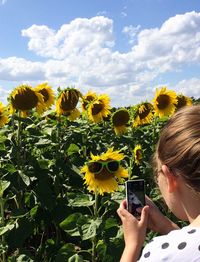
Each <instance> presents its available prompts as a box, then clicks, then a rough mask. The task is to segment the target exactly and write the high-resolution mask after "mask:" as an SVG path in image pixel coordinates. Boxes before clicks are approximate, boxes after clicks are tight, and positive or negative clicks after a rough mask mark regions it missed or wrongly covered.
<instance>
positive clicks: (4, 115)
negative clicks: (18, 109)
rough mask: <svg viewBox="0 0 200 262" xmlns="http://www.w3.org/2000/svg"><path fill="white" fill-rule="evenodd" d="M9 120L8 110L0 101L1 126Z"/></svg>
mask: <svg viewBox="0 0 200 262" xmlns="http://www.w3.org/2000/svg"><path fill="white" fill-rule="evenodd" d="M8 121H9V118H8V112H7V110H6V108H5V107H4V105H3V104H2V103H1V102H0V127H3V126H4V125H5V124H7V123H8Z"/></svg>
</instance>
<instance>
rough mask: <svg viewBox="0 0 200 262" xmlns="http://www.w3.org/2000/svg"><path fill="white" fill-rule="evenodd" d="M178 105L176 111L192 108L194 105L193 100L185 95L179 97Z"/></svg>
mask: <svg viewBox="0 0 200 262" xmlns="http://www.w3.org/2000/svg"><path fill="white" fill-rule="evenodd" d="M177 101H178V102H177V104H176V110H178V109H180V108H181V107H184V106H191V105H192V99H191V98H190V97H188V96H184V95H177Z"/></svg>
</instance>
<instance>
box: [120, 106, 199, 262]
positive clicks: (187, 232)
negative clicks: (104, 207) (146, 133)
mask: <svg viewBox="0 0 200 262" xmlns="http://www.w3.org/2000/svg"><path fill="white" fill-rule="evenodd" d="M154 165H155V166H154V171H155V176H156V180H157V183H158V186H159V188H160V191H161V194H162V196H163V198H164V200H165V202H166V204H167V206H168V207H169V209H170V210H171V211H172V212H173V213H174V215H175V216H176V217H177V218H179V219H181V220H184V221H189V225H188V226H185V227H183V228H182V229H179V227H178V226H177V225H176V224H174V223H173V222H172V221H170V220H169V219H168V218H167V217H165V216H164V215H163V214H162V213H161V212H160V211H159V210H158V208H157V207H156V206H155V205H154V204H153V202H152V201H151V200H150V199H149V198H148V197H147V198H146V203H147V206H145V207H144V208H143V209H142V210H141V219H140V220H137V219H136V218H135V217H134V216H133V215H131V214H130V213H129V212H128V211H127V210H126V201H125V200H124V201H123V202H122V203H121V205H120V207H119V209H118V210H117V212H118V215H119V217H120V218H121V220H122V224H123V230H124V239H125V248H124V252H123V254H122V257H121V260H120V261H121V262H129V261H130V262H134V261H140V262H141V261H147V262H149V261H152V262H156V261H177V262H183V261H190V262H191V261H200V106H199V105H196V106H190V107H184V108H183V109H180V110H179V111H177V113H176V114H174V116H173V117H171V118H170V120H169V121H168V123H167V125H166V126H165V127H164V129H163V130H162V132H161V135H160V139H159V141H158V144H157V148H156V152H155V155H154ZM147 228H149V229H151V230H153V231H155V232H158V233H160V234H161V235H162V236H159V237H155V238H153V241H151V242H150V243H148V244H147V245H146V246H145V248H144V249H143V251H142V254H141V256H140V252H141V249H142V247H143V244H144V240H145V237H146V229H147ZM139 257H140V258H139Z"/></svg>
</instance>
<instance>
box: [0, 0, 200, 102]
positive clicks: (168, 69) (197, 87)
mask: <svg viewBox="0 0 200 262" xmlns="http://www.w3.org/2000/svg"><path fill="white" fill-rule="evenodd" d="M0 35H1V40H0V101H2V102H3V103H4V104H6V103H7V96H8V95H9V93H10V92H11V91H12V90H13V89H14V88H15V87H16V86H18V85H20V84H23V83H27V84H30V85H32V86H33V87H34V86H36V85H37V84H40V83H42V82H45V81H48V82H49V84H50V85H52V87H53V88H54V89H55V90H56V89H57V87H58V86H60V87H61V88H65V87H67V86H76V87H77V88H79V89H80V90H81V91H82V93H83V94H85V93H86V92H87V91H88V90H94V91H96V92H97V93H99V94H101V93H107V94H109V96H110V97H111V104H112V105H113V106H128V105H131V104H136V103H139V102H141V101H144V100H151V99H152V98H153V96H154V94H155V89H156V88H160V87H162V86H167V87H168V88H169V89H173V90H175V91H176V92H179V93H183V94H185V95H188V96H194V97H196V98H198V97H200V74H199V72H200V1H199V0H181V1H180V0H73V1H67V0H0Z"/></svg>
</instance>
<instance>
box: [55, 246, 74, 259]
mask: <svg viewBox="0 0 200 262" xmlns="http://www.w3.org/2000/svg"><path fill="white" fill-rule="evenodd" d="M75 253H76V250H75V245H74V244H71V243H67V244H65V245H63V246H62V247H61V248H60V249H59V250H58V253H57V256H56V260H55V262H66V261H68V258H69V257H71V256H72V255H74V254H75Z"/></svg>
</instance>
